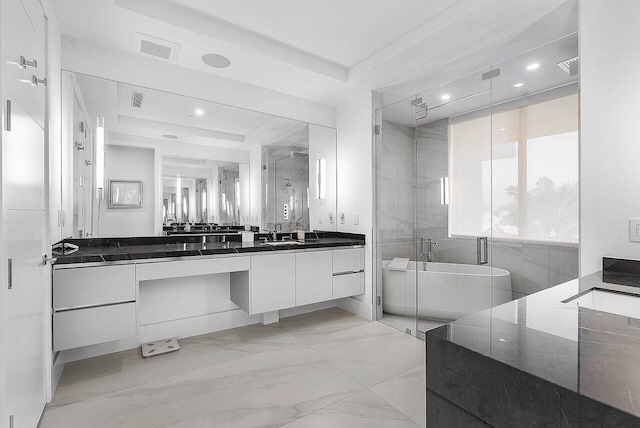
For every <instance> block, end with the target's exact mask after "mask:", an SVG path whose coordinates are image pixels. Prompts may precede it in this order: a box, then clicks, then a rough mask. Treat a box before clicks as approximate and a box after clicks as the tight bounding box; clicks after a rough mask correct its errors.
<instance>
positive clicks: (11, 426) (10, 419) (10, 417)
mask: <svg viewBox="0 0 640 428" xmlns="http://www.w3.org/2000/svg"><path fill="white" fill-rule="evenodd" d="M9 428H13V415H11V416H9Z"/></svg>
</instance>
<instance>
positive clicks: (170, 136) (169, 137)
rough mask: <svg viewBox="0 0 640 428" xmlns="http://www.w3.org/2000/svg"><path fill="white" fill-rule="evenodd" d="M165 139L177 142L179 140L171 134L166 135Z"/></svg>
mask: <svg viewBox="0 0 640 428" xmlns="http://www.w3.org/2000/svg"><path fill="white" fill-rule="evenodd" d="M163 137H164V138H168V139H169V140H177V139H178V136H177V135H171V134H164V135H163Z"/></svg>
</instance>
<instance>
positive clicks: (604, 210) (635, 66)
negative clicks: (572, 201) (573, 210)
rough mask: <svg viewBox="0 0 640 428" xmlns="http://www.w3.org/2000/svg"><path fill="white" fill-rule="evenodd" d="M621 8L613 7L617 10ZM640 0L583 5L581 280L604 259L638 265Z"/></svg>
mask: <svg viewBox="0 0 640 428" xmlns="http://www.w3.org/2000/svg"><path fill="white" fill-rule="evenodd" d="M614 3H615V4H614ZM639 17H640V1H638V0H616V1H615V2H612V1H610V0H582V1H581V5H580V61H581V67H580V73H581V75H580V87H581V97H580V110H581V112H580V116H581V117H580V135H581V142H580V147H581V149H580V151H581V153H580V182H581V194H580V211H581V212H580V216H581V218H580V224H581V233H580V245H581V256H580V262H581V267H580V274H581V275H586V274H589V273H593V272H596V271H599V270H601V269H602V257H603V256H617V257H629V258H636V259H640V243H632V242H629V237H628V227H629V226H628V221H629V219H631V218H640V196H639V193H638V189H639V187H638V186H640V164H639V160H640V120H639V119H640V96H639V95H638V94H640V79H639V78H638V76H640V55H639V54H638V53H639V52H640V25H638V24H639V22H640V21H639V20H638V19H639Z"/></svg>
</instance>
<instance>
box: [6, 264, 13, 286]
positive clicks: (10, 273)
mask: <svg viewBox="0 0 640 428" xmlns="http://www.w3.org/2000/svg"><path fill="white" fill-rule="evenodd" d="M7 285H8V287H9V290H11V289H12V288H13V259H7Z"/></svg>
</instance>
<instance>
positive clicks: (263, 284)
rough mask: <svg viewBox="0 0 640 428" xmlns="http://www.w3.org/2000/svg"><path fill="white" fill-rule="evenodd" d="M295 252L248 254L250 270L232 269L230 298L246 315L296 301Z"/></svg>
mask: <svg viewBox="0 0 640 428" xmlns="http://www.w3.org/2000/svg"><path fill="white" fill-rule="evenodd" d="M295 274H296V255H295V254H287V253H284V254H265V255H263V254H260V255H255V256H251V270H250V271H245V272H232V273H231V289H230V298H231V301H232V302H233V303H235V304H236V305H238V306H240V307H241V308H242V309H243V310H244V311H245V312H246V313H248V314H249V315H254V314H261V313H265V312H272V311H277V310H280V309H285V308H292V307H294V306H295V305H296V275H295Z"/></svg>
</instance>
